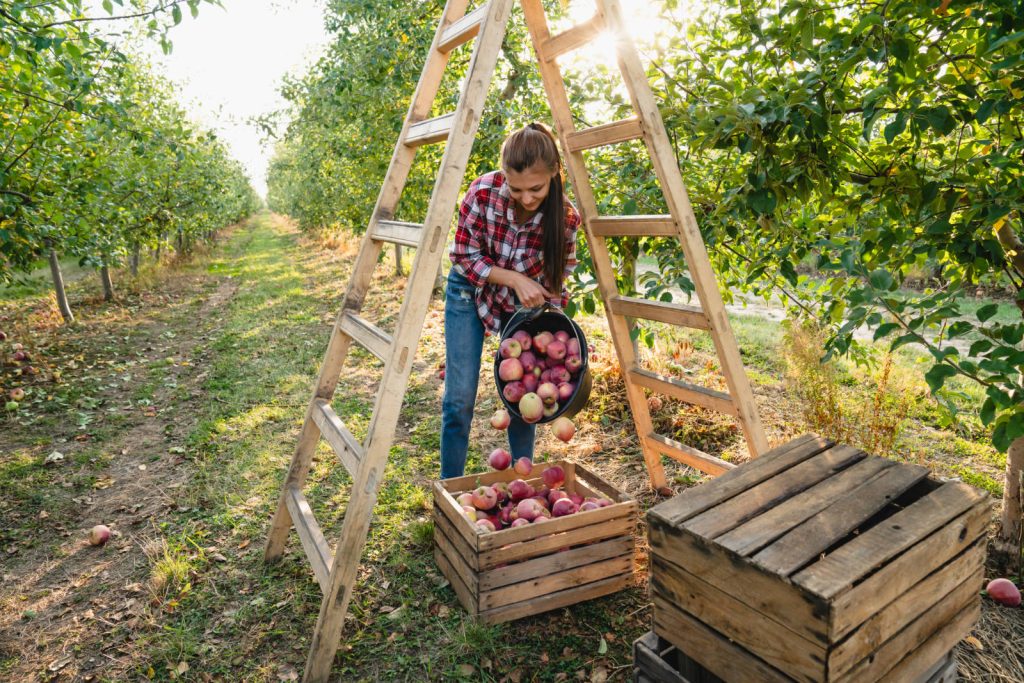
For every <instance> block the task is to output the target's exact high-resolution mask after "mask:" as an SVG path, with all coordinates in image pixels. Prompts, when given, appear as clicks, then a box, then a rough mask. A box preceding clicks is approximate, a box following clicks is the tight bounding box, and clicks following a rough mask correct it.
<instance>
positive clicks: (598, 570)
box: [480, 551, 633, 611]
mask: <svg viewBox="0 0 1024 683" xmlns="http://www.w3.org/2000/svg"><path fill="white" fill-rule="evenodd" d="M566 552H568V551H566ZM632 571H633V553H632V552H631V553H629V554H628V555H619V556H618V557H613V558H610V559H607V560H601V561H600V562H594V563H592V564H584V565H579V566H573V567H569V568H567V569H564V570H562V571H560V572H553V573H551V574H546V575H543V576H538V577H535V578H532V579H526V580H525V581H522V582H520V583H519V584H517V585H515V586H504V587H502V588H495V589H494V590H490V591H487V592H483V591H481V592H480V610H481V611H487V610H491V609H496V608H498V607H505V606H507V605H511V604H513V603H516V602H521V601H522V600H523V597H524V596H532V595H550V594H552V593H557V592H559V591H563V590H566V589H569V588H575V587H576V586H581V585H584V584H588V583H593V582H595V581H599V580H601V579H605V578H608V577H609V576H619V575H625V574H631V573H632Z"/></svg>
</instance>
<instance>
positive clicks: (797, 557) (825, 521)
mask: <svg viewBox="0 0 1024 683" xmlns="http://www.w3.org/2000/svg"><path fill="white" fill-rule="evenodd" d="M926 476H928V469H927V468H925V467H920V466H918V465H907V466H903V467H893V468H889V469H886V470H883V471H882V472H881V473H880V474H879V476H877V477H875V478H873V479H871V480H870V481H868V482H867V483H865V484H864V485H862V486H859V487H857V488H856V489H853V490H852V491H849V492H848V493H846V495H844V496H842V497H840V498H838V499H837V500H836V502H835V503H834V504H833V505H831V506H829V507H827V508H825V509H824V510H822V512H821V513H820V514H818V515H815V516H814V517H813V518H812V519H809V520H807V521H805V522H803V523H802V524H800V525H799V526H797V527H796V528H794V529H792V530H791V531H790V532H789V533H787V534H786V535H784V536H783V537H782V538H780V539H778V540H777V541H775V542H774V543H772V544H771V545H769V546H767V547H766V548H764V549H763V550H761V551H760V552H758V553H757V554H756V555H754V557H753V558H752V560H753V562H755V563H756V564H758V565H760V566H761V567H764V568H765V569H767V570H768V571H773V572H777V573H778V574H780V575H782V576H789V575H790V574H792V573H793V572H795V571H797V570H798V569H799V568H800V567H803V566H804V565H806V564H807V563H809V562H811V561H812V560H813V559H814V558H816V557H817V556H819V555H820V554H821V553H822V552H824V551H825V550H826V549H828V548H829V547H831V546H832V545H833V544H834V543H836V542H837V541H839V540H840V539H842V538H843V537H844V536H846V535H847V534H849V533H850V532H851V531H853V530H854V529H856V528H857V527H858V526H860V525H861V524H862V523H864V522H865V521H866V520H868V519H870V518H871V517H872V516H874V515H875V514H876V513H877V512H878V511H879V510H881V509H882V508H884V507H885V506H886V505H887V504H888V503H890V502H891V501H893V500H894V499H896V498H897V497H899V496H900V494H902V493H903V492H904V491H906V490H907V489H909V488H910V487H912V486H913V485H914V484H916V483H917V482H919V481H921V480H922V479H924V478H925V477H926ZM844 547H847V546H844Z"/></svg>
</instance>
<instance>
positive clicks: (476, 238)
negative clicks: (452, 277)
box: [449, 184, 494, 287]
mask: <svg viewBox="0 0 1024 683" xmlns="http://www.w3.org/2000/svg"><path fill="white" fill-rule="evenodd" d="M486 235H487V214H486V208H485V207H484V206H481V205H480V202H479V200H478V198H477V191H476V186H475V184H474V185H473V186H471V187H470V188H469V192H467V193H466V197H465V198H464V199H463V200H462V205H461V206H460V207H459V225H458V228H457V229H456V230H455V243H454V244H452V250H451V254H450V255H449V258H450V259H451V262H452V266H453V267H454V268H455V270H456V271H457V272H458V273H459V274H460V275H462V276H464V277H465V278H466V279H467V280H469V282H470V283H471V284H472V285H473V286H474V287H483V286H484V285H486V284H487V276H488V275H490V274H491V269H492V268H494V259H492V258H491V257H490V256H488V255H487V254H486V253H484V244H485V242H486Z"/></svg>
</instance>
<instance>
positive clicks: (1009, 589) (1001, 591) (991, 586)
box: [985, 579, 1020, 607]
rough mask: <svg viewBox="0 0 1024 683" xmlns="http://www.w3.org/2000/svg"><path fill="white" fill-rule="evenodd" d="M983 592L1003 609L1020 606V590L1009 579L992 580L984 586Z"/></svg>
mask: <svg viewBox="0 0 1024 683" xmlns="http://www.w3.org/2000/svg"><path fill="white" fill-rule="evenodd" d="M985 592H986V593H988V597H990V598H992V599H993V600H995V601H996V602H998V603H999V604H1000V605H1003V606H1005V607H1019V606H1020V590H1018V589H1017V586H1015V585H1013V582H1012V581H1010V580H1009V579H992V580H991V581H989V582H988V585H987V586H985Z"/></svg>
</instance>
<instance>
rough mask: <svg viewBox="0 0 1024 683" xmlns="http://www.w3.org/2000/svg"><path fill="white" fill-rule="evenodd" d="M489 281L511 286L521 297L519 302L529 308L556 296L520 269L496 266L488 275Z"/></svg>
mask: <svg viewBox="0 0 1024 683" xmlns="http://www.w3.org/2000/svg"><path fill="white" fill-rule="evenodd" d="M487 281H488V282H492V283H494V284H496V285H503V286H505V287H511V288H512V290H513V291H515V293H516V296H517V297H518V298H519V303H520V304H522V305H523V306H528V307H529V308H536V307H537V306H541V305H543V304H544V302H545V301H547V300H548V299H552V298H554V295H553V294H552V293H551V292H549V291H548V290H546V289H544V287H542V286H541V285H540V284H539V283H537V282H535V281H533V280H531V279H530V278H528V277H526V276H525V275H523V274H522V273H520V272H519V271H515V270H508V269H506V268H498V267H494V268H492V269H491V274H490V275H488V276H487Z"/></svg>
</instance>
